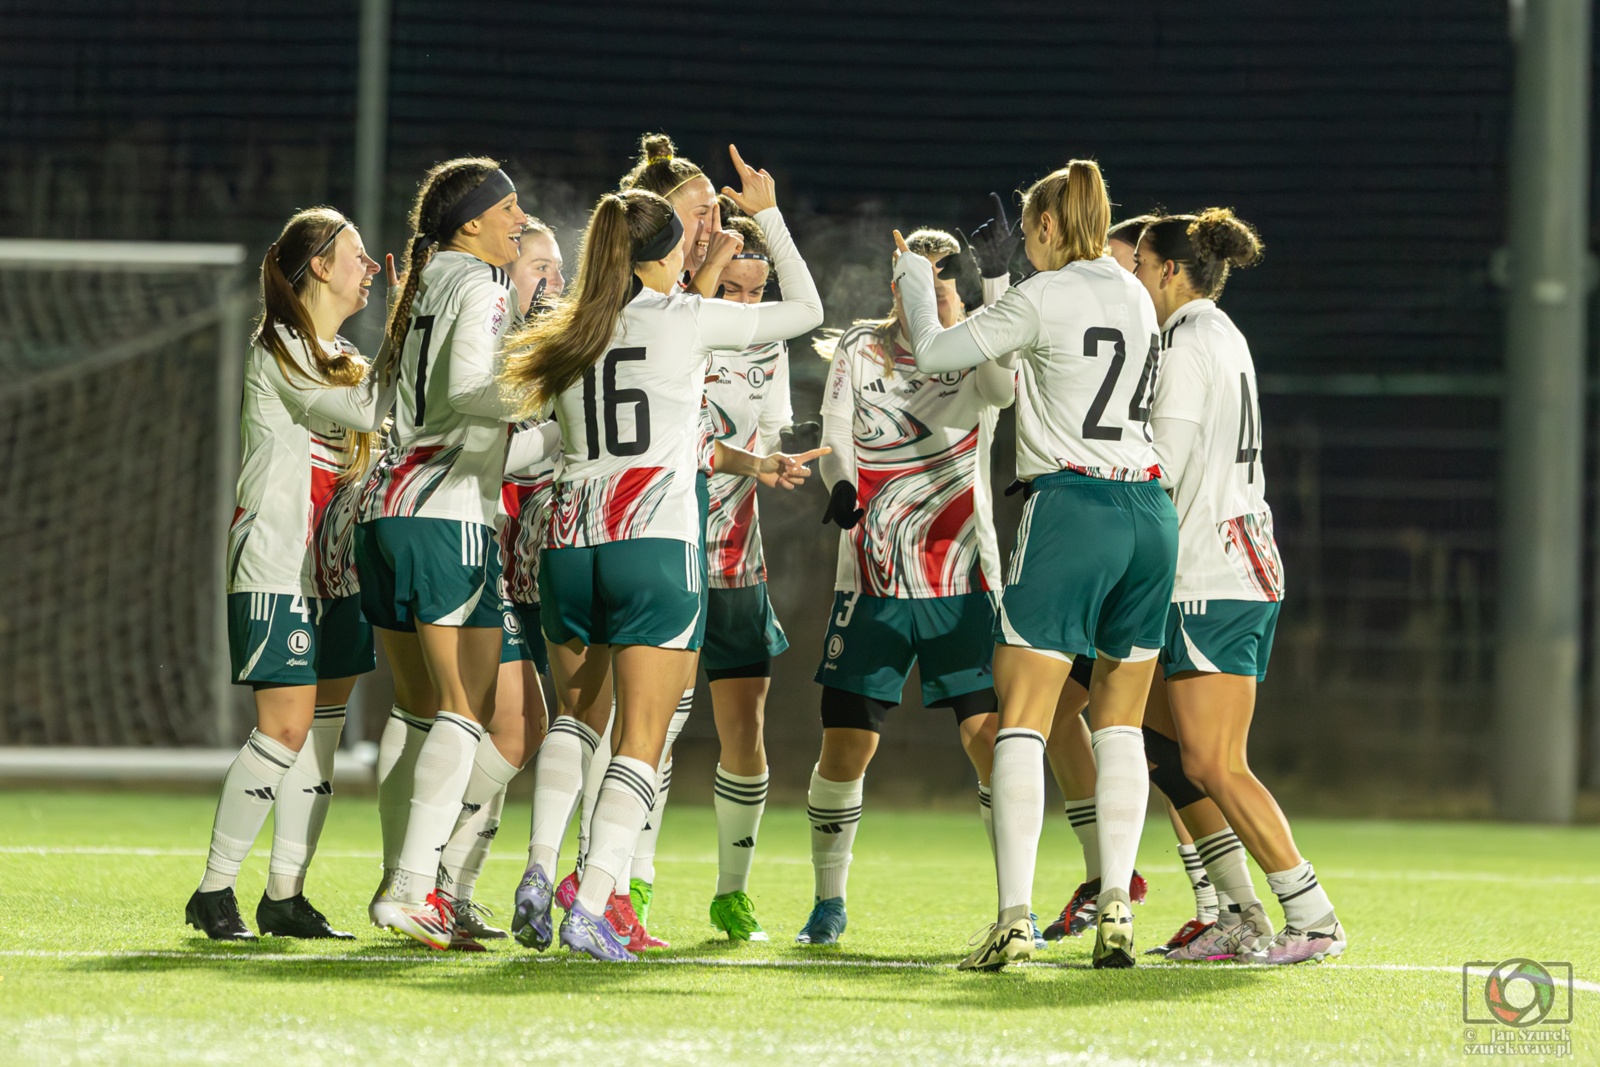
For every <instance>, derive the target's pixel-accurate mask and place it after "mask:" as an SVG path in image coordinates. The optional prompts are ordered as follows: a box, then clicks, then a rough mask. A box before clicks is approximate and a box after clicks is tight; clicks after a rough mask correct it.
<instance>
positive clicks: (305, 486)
mask: <svg viewBox="0 0 1600 1067" xmlns="http://www.w3.org/2000/svg"><path fill="white" fill-rule="evenodd" d="M377 272H378V265H377V264H376V263H374V262H373V261H372V260H371V259H370V258H368V256H367V254H366V250H365V249H364V248H363V247H362V244H361V235H360V234H359V233H358V232H357V231H356V228H355V227H354V226H353V225H352V224H351V223H350V221H349V220H348V219H346V218H345V217H344V216H343V215H340V214H339V213H338V212H337V211H334V210H332V209H331V208H313V209H311V210H309V211H302V212H300V213H298V214H296V215H295V216H294V217H293V218H291V219H290V220H289V222H288V224H287V225H286V226H284V228H283V232H282V233H281V234H279V236H278V239H277V240H276V241H275V242H273V244H272V247H271V248H269V249H267V255H266V258H265V259H264V260H263V261H262V264H261V308H262V311H261V323H260V326H259V327H258V328H257V330H256V335H255V338H254V339H253V343H252V346H251V349H250V354H249V356H248V359H247V362H246V364H245V376H244V403H243V407H242V409H241V416H240V421H241V428H242V431H243V436H244V456H243V467H242V469H241V470H240V473H239V483H238V501H239V503H238V509H237V511H236V513H235V516H234V520H233V526H232V528H231V529H230V531H229V536H228V650H229V653H230V655H231V657H232V662H233V678H234V682H235V683H237V684H239V685H248V686H250V687H251V688H252V689H253V690H255V703H256V728H255V730H253V731H252V732H251V734H250V739H249V740H248V741H247V742H246V743H245V746H244V747H243V748H242V749H240V750H239V755H238V756H237V757H236V758H235V759H234V761H233V764H232V766H230V767H229V768H228V774H227V778H226V779H225V780H224V781H223V784H222V799H221V800H220V801H219V802H218V804H217V815H216V820H215V822H214V823H213V824H212V828H211V851H210V854H209V855H208V857H207V859H206V870H205V876H204V877H203V878H202V879H201V882H200V888H199V889H197V890H196V891H195V893H194V895H193V896H192V897H190V898H189V904H188V907H187V908H186V909H185V918H186V919H187V921H188V922H189V923H190V925H192V926H194V927H195V928H196V929H198V930H202V931H204V932H205V934H206V936H207V937H210V938H213V939H216V940H224V941H242V940H251V939H253V938H254V937H255V934H253V933H251V931H250V929H249V927H247V926H246V925H245V924H244V920H243V919H241V918H240V916H239V905H238V902H237V900H236V899H235V898H234V893H233V886H234V882H235V880H236V879H237V878H238V875H239V867H240V865H241V864H242V863H243V862H244V858H245V856H246V855H247V854H248V853H249V851H250V846H251V845H252V844H254V843H255V839H256V834H257V833H259V832H260V830H261V824H262V823H263V822H265V821H266V817H267V812H268V811H269V810H271V809H273V807H274V805H275V804H276V811H277V817H276V820H275V823H276V826H275V829H274V833H273V847H272V859H271V863H270V866H269V874H268V880H267V889H266V892H265V893H264V894H262V897H261V903H260V905H259V906H258V907H257V909H256V923H257V925H259V926H260V927H261V931H262V933H269V934H278V935H281V936H289V937H351V936H353V935H351V934H347V933H342V932H340V931H336V930H334V929H332V927H330V926H329V924H328V920H327V919H326V918H324V917H323V915H322V913H321V912H319V911H317V909H316V908H314V907H312V905H311V903H310V901H308V900H307V899H306V897H305V894H304V892H303V891H302V886H303V884H304V881H305V873H306V868H307V866H308V865H309V864H310V862H311V856H312V853H313V852H315V850H316V847H317V837H318V836H319V834H320V833H321V831H322V823H323V819H324V818H325V817H326V815H327V804H328V798H329V797H330V796H331V794H332V791H333V790H332V786H331V785H330V780H331V779H332V777H333V754H334V751H335V750H336V749H337V748H338V745H339V733H340V730H341V729H342V728H343V726H344V705H345V701H346V700H347V699H348V698H349V696H350V691H351V689H352V688H353V687H354V685H355V677H356V675H359V674H364V673H366V672H367V671H370V670H372V669H373V666H374V659H373V650H372V631H371V629H370V627H368V626H367V625H366V622H365V621H364V620H363V618H362V616H361V608H360V604H359V598H358V595H357V583H356V580H355V573H354V570H353V567H352V565H351V562H352V561H351V538H352V520H353V519H354V514H355V512H354V502H353V493H352V490H353V488H354V487H355V486H356V485H357V483H359V481H360V479H361V476H362V475H363V474H364V473H365V469H366V466H367V463H368V460H369V457H370V442H371V439H372V434H373V431H375V430H377V428H378V427H379V425H380V424H381V423H382V422H383V418H384V415H385V414H386V413H387V412H388V409H389V405H390V403H391V402H392V401H393V397H394V390H393V388H392V387H389V388H387V389H386V388H384V387H383V386H382V385H381V379H382V377H383V368H381V367H380V368H378V369H377V370H376V371H375V372H372V373H369V370H368V367H367V363H366V361H365V360H363V359H362V358H361V355H360V354H359V353H358V352H356V350H355V348H354V347H352V346H351V345H350V343H349V342H348V341H346V340H345V339H344V338H342V337H340V336H339V334H338V330H339V327H340V325H341V324H342V323H343V322H344V320H345V319H347V318H349V317H350V316H351V315H353V314H355V313H356V312H357V311H360V310H361V309H362V308H364V307H365V306H366V304H367V297H368V287H369V286H370V285H371V282H372V276H373V275H374V274H376V273H377ZM308 531H309V532H310V536H309V537H308V536H307V533H308Z"/></svg>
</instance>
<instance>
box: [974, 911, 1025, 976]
mask: <svg viewBox="0 0 1600 1067" xmlns="http://www.w3.org/2000/svg"><path fill="white" fill-rule="evenodd" d="M980 937H981V938H982V941H981V942H979V941H978V939H979V938H980ZM974 943H977V944H978V947H977V948H976V949H975V950H973V952H972V953H971V955H969V956H968V957H967V958H966V959H964V960H962V961H961V962H960V963H958V964H956V970H958V971H998V970H1000V969H1001V968H1002V967H1004V966H1005V965H1006V964H1008V963H1016V962H1018V961H1020V960H1031V959H1032V958H1033V920H1032V919H1030V918H1028V916H1027V915H1026V914H1024V915H1023V916H1022V917H1021V918H1020V919H1013V920H1012V921H1011V922H1009V923H1006V924H1005V925H1001V924H1000V923H995V924H993V925H992V926H989V927H988V928H987V929H984V930H980V931H979V932H978V933H977V934H975V935H973V937H972V939H971V940H970V941H968V942H967V944H969V945H970V944H974Z"/></svg>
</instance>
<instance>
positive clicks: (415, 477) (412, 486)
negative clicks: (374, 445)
mask: <svg viewBox="0 0 1600 1067" xmlns="http://www.w3.org/2000/svg"><path fill="white" fill-rule="evenodd" d="M461 450H462V446H460V445H418V446H417V447H415V448H412V449H409V450H408V451H407V452H406V454H405V457H404V458H403V459H401V460H400V461H399V462H398V463H394V462H391V457H389V456H385V457H384V459H383V461H381V462H380V463H379V464H378V465H377V467H376V469H374V470H373V472H372V476H371V477H370V478H369V479H368V480H367V485H366V488H365V489H364V490H363V491H362V494H361V518H362V520H363V521H365V520H370V519H393V518H410V517H411V516H413V515H415V514H416V513H417V512H418V511H420V510H421V509H422V505H423V504H426V503H427V502H428V498H429V497H430V496H432V495H433V491H434V490H435V489H437V488H438V487H439V483H440V482H442V481H444V479H445V477H446V476H447V475H448V474H449V473H450V468H451V467H452V466H454V465H455V461H456V458H457V457H458V456H459V455H460V454H461Z"/></svg>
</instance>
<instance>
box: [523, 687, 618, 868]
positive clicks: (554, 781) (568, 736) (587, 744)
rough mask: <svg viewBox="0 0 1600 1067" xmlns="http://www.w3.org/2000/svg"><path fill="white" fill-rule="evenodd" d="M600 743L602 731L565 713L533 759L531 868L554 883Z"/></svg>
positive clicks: (529, 865)
mask: <svg viewBox="0 0 1600 1067" xmlns="http://www.w3.org/2000/svg"><path fill="white" fill-rule="evenodd" d="M599 743H600V735H599V734H597V733H595V732H594V731H593V730H592V729H590V728H589V727H588V726H587V725H585V724H584V723H581V722H579V721H578V720H577V719H575V718H573V717H572V716H571V715H562V716H560V717H558V718H557V719H556V722H555V725H554V726H552V727H550V733H549V734H548V735H547V736H546V737H545V739H544V744H542V745H540V746H539V755H538V756H537V757H536V758H535V760H534V780H533V832H532V834H531V835H530V836H529V838H528V868H529V870H532V869H533V868H534V867H535V866H537V867H539V868H540V869H541V870H543V871H544V875H545V877H546V878H548V879H550V880H551V881H552V882H553V881H555V880H556V878H557V877H559V876H558V875H557V874H556V864H557V863H559V862H560V860H561V839H562V838H563V837H565V836H566V833H567V824H568V823H569V822H571V821H572V809H573V807H574V806H575V805H576V804H577V802H578V794H579V793H580V792H582V791H583V776H584V770H585V768H586V766H587V765H588V763H589V760H590V758H591V757H592V756H593V755H594V750H595V746H596V745H598V744H599Z"/></svg>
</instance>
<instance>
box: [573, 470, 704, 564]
mask: <svg viewBox="0 0 1600 1067" xmlns="http://www.w3.org/2000/svg"><path fill="white" fill-rule="evenodd" d="M672 476H673V472H672V471H671V470H669V469H668V468H666V467H633V468H631V469H629V470H626V471H623V472H622V473H621V474H618V475H615V476H613V477H606V478H590V479H587V480H585V481H581V482H560V483H558V484H557V485H556V490H555V499H554V501H553V503H552V505H551V508H550V526H549V528H548V530H547V532H546V534H545V547H546V548H573V547H581V546H585V545H597V544H607V543H609V542H611V541H629V540H632V539H634V538H637V537H643V536H645V528H646V526H648V524H649V522H650V518H651V516H653V515H654V514H655V512H656V508H658V507H660V506H661V501H662V500H663V499H664V498H665V497H666V495H667V490H668V489H669V488H670V487H671V485H672Z"/></svg>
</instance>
